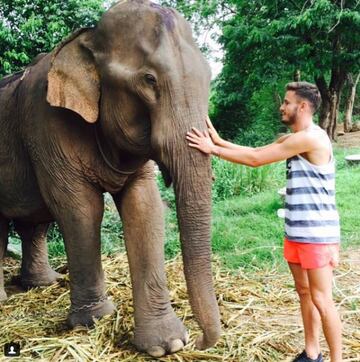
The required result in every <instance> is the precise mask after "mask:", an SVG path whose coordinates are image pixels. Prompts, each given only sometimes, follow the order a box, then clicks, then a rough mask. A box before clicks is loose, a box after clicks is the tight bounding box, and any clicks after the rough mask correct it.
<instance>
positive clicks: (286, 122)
mask: <svg viewBox="0 0 360 362" xmlns="http://www.w3.org/2000/svg"><path fill="white" fill-rule="evenodd" d="M296 115H297V108H296V109H295V110H294V112H293V113H291V114H290V115H289V116H288V119H287V120H284V119H281V122H282V123H283V124H284V125H286V126H292V125H293V124H294V123H295V122H296Z"/></svg>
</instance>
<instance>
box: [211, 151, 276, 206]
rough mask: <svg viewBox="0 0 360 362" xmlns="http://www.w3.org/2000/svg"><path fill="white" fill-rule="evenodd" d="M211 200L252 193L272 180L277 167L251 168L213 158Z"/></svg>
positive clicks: (269, 183) (260, 189) (265, 186)
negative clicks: (213, 177) (213, 178)
mask: <svg viewBox="0 0 360 362" xmlns="http://www.w3.org/2000/svg"><path fill="white" fill-rule="evenodd" d="M212 164H213V173H214V176H215V181H214V183H213V200H214V201H215V202H216V201H220V200H226V199H229V198H231V197H234V196H239V195H254V194H257V193H259V192H261V191H264V190H265V189H266V188H267V187H269V185H271V183H272V182H273V177H274V174H275V173H276V172H277V171H278V167H279V166H277V167H274V166H273V167H271V166H264V167H259V168H251V167H247V166H243V165H237V164H233V163H230V162H226V161H223V160H220V159H218V158H213V161H212Z"/></svg>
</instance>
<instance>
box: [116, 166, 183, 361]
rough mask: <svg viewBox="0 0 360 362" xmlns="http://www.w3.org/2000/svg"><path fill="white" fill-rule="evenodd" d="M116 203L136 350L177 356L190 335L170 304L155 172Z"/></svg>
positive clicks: (145, 173) (145, 174) (136, 182)
mask: <svg viewBox="0 0 360 362" xmlns="http://www.w3.org/2000/svg"><path fill="white" fill-rule="evenodd" d="M114 201H115V203H116V205H117V207H118V210H119V212H120V215H121V218H122V222H123V228H124V236H125V242H126V249H127V253H128V259H129V265H130V273H131V281H132V286H133V300H134V309H135V338H134V344H135V346H136V347H137V349H138V350H140V351H146V352H147V353H149V354H150V355H152V356H154V357H160V356H163V355H164V354H166V353H174V352H176V351H178V350H180V349H182V348H183V346H184V345H185V344H186V342H187V332H186V330H185V327H184V326H183V324H182V322H181V321H180V320H179V319H178V318H177V317H176V315H175V313H174V311H173V309H172V307H171V305H170V301H169V293H168V290H167V285H166V284H167V283H166V276H165V271H164V217H163V206H162V202H161V199H160V195H159V191H158V188H157V186H156V183H155V180H154V172H153V168H152V167H147V168H146V169H145V170H143V171H142V172H141V173H139V174H138V175H137V177H136V178H135V179H134V180H133V182H131V184H130V185H128V186H127V187H126V189H125V190H124V191H123V192H122V194H121V195H116V196H115V197H114Z"/></svg>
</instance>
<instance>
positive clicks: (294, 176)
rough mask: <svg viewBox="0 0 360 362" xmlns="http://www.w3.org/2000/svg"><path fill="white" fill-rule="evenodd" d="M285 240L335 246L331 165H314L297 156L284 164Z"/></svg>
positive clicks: (336, 232) (336, 220)
mask: <svg viewBox="0 0 360 362" xmlns="http://www.w3.org/2000/svg"><path fill="white" fill-rule="evenodd" d="M286 162H287V185H286V196H285V237H286V238H287V239H288V240H289V241H296V242H303V243H321V244H330V243H339V242H340V226H339V215H338V212H337V210H336V206H335V162H334V156H333V155H332V151H331V159H330V161H329V163H328V164H326V165H320V166H318V165H314V164H312V163H310V162H309V161H308V160H306V159H305V158H304V157H302V156H300V155H297V156H294V157H292V158H290V159H288V160H287V161H286Z"/></svg>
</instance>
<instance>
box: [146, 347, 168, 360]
mask: <svg viewBox="0 0 360 362" xmlns="http://www.w3.org/2000/svg"><path fill="white" fill-rule="evenodd" d="M147 353H148V354H149V355H150V356H152V357H156V358H158V357H162V356H164V355H165V350H164V348H162V347H160V346H153V347H151V348H149V349H148V350H147Z"/></svg>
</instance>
